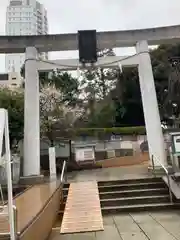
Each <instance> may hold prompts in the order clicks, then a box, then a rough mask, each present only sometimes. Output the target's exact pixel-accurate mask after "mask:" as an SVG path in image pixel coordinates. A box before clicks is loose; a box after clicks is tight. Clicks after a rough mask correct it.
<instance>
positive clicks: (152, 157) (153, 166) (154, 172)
mask: <svg viewBox="0 0 180 240" xmlns="http://www.w3.org/2000/svg"><path fill="white" fill-rule="evenodd" d="M151 160H152V168H153V174H154V176H155V177H156V171H155V164H154V156H153V155H152V156H151Z"/></svg>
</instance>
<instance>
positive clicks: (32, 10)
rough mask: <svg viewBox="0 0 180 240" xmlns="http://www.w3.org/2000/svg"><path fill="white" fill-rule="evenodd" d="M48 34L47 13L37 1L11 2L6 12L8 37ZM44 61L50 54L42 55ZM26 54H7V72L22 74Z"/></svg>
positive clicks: (15, 0) (16, 0)
mask: <svg viewBox="0 0 180 240" xmlns="http://www.w3.org/2000/svg"><path fill="white" fill-rule="evenodd" d="M44 34H48V20H47V11H46V9H45V8H44V6H43V5H42V4H41V3H39V2H38V1H36V0H10V1H9V5H8V7H7V12H6V35H10V36H19V35H44ZM40 57H41V58H43V59H47V58H48V53H40ZM24 60H25V54H7V55H6V60H5V65H6V72H20V69H21V67H22V65H23V63H24Z"/></svg>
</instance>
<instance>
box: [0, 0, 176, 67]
mask: <svg viewBox="0 0 180 240" xmlns="http://www.w3.org/2000/svg"><path fill="white" fill-rule="evenodd" d="M40 2H41V3H43V4H44V5H45V7H46V9H47V11H48V19H49V29H50V33H65V32H66V33H68V32H77V30H80V29H97V30H101V31H102V30H105V31H107V30H120V29H135V28H146V27H155V26H163V25H175V24H180V17H179V13H180V1H179V0H158V1H156V0H144V1H143V0H121V1H120V0H66V1H60V0H40ZM7 5H8V0H4V1H2V0H1V1H0V34H1V35H4V34H5V32H4V31H5V20H6V6H7ZM121 52H124V50H121ZM63 54H64V53H61V54H59V53H54V54H51V57H53V58H58V56H60V57H62V56H63ZM70 54H71V53H69V54H68V56H69V55H70ZM2 71H4V57H3V56H1V57H0V72H2Z"/></svg>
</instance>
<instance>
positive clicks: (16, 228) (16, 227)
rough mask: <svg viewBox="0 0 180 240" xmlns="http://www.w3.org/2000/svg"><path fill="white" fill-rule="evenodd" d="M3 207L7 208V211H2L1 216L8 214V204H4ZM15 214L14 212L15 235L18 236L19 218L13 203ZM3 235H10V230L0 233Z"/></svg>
mask: <svg viewBox="0 0 180 240" xmlns="http://www.w3.org/2000/svg"><path fill="white" fill-rule="evenodd" d="M3 208H4V209H5V208H6V211H7V212H6V211H5V212H4V211H2V212H1V213H0V216H8V206H7V205H4V206H3ZM13 214H14V235H15V236H16V237H17V235H18V234H19V233H18V219H17V208H16V206H15V205H13ZM3 235H9V232H5V233H4V232H3V233H0V236H3Z"/></svg>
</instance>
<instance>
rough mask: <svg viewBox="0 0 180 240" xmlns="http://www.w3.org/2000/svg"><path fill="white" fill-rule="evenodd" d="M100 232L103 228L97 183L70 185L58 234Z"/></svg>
mask: <svg viewBox="0 0 180 240" xmlns="http://www.w3.org/2000/svg"><path fill="white" fill-rule="evenodd" d="M101 230H104V228H103V220H102V213H101V206H100V200H99V191H98V186H97V182H95V181H93V182H77V183H71V184H70V187H69V192H68V197H67V202H66V206H65V212H64V216H63V221H62V225H61V231H60V232H61V233H78V232H91V231H101Z"/></svg>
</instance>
